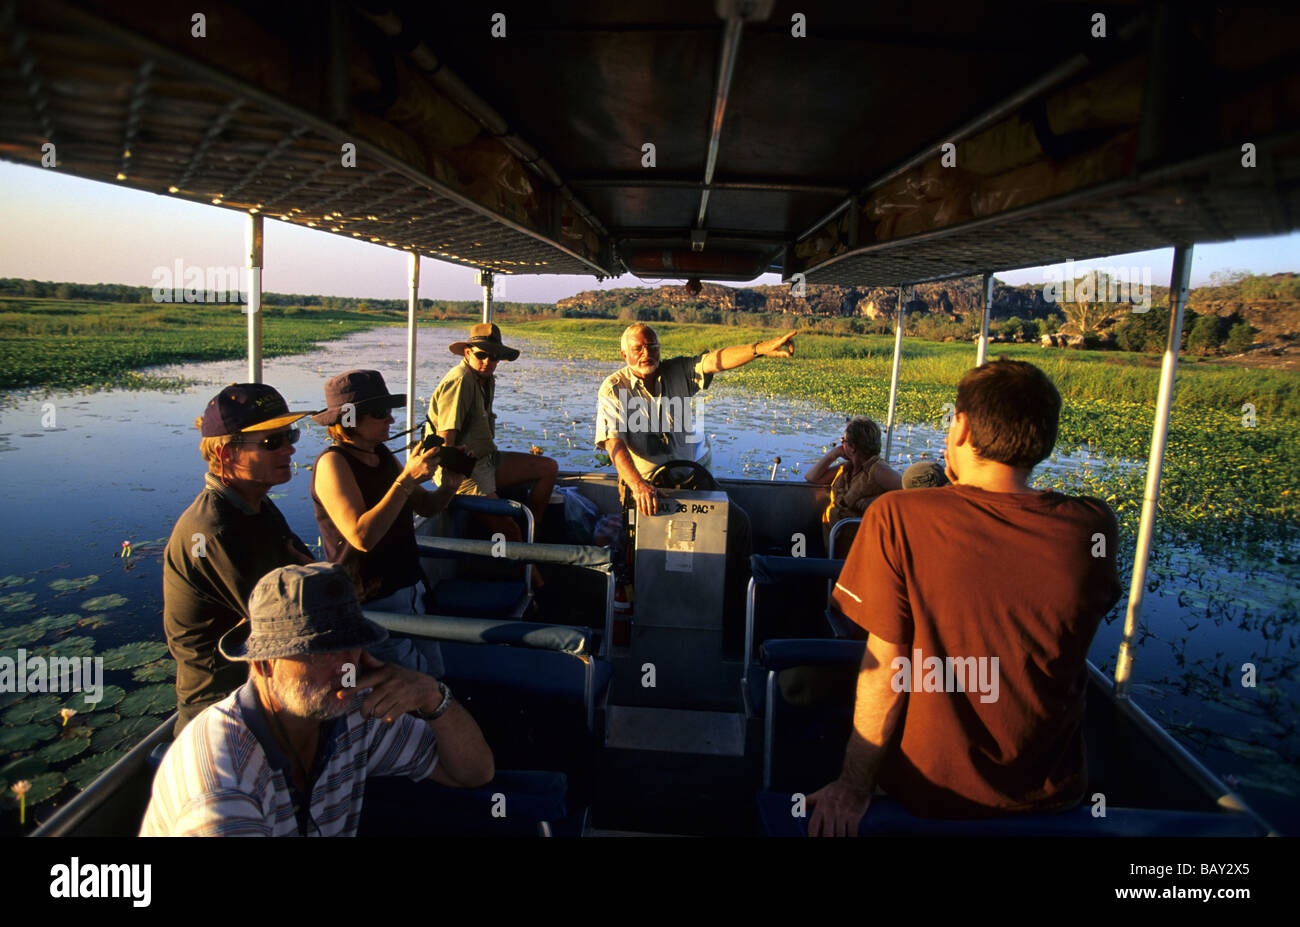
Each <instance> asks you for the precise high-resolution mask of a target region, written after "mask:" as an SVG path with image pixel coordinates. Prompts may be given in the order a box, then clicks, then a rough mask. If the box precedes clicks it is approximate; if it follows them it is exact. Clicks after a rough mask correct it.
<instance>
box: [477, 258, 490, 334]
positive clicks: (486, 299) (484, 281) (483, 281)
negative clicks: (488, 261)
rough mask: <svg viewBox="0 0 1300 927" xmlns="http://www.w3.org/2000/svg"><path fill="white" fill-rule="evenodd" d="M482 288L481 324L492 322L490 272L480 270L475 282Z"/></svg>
mask: <svg viewBox="0 0 1300 927" xmlns="http://www.w3.org/2000/svg"><path fill="white" fill-rule="evenodd" d="M476 282H477V283H478V285H479V286H481V287H483V324H485V325H486V324H487V323H488V322H491V321H492V271H490V270H480V271H479V272H478V278H477V280H476Z"/></svg>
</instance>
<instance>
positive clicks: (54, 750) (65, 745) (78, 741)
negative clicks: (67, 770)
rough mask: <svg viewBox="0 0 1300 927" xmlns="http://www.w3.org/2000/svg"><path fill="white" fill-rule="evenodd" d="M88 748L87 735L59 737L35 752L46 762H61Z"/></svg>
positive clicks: (88, 739)
mask: <svg viewBox="0 0 1300 927" xmlns="http://www.w3.org/2000/svg"><path fill="white" fill-rule="evenodd" d="M89 749H90V738H89V737H60V738H59V739H58V740H56V741H54V742H53V743H49V744H46V745H45V746H44V747H41V749H40V750H38V751H37V752H36V755H37V756H38V757H39V758H40V759H42V760H44V761H45V762H47V763H62V762H63V761H64V760H70V759H72V758H73V757H74V756H79V755H81V754H82V753H85V752H86V751H87V750H89Z"/></svg>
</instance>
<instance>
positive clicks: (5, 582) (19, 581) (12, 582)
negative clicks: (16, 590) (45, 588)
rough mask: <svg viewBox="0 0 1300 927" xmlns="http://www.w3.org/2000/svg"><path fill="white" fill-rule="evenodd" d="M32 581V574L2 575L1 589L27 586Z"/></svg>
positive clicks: (0, 577) (0, 579)
mask: <svg viewBox="0 0 1300 927" xmlns="http://www.w3.org/2000/svg"><path fill="white" fill-rule="evenodd" d="M31 581H32V578H31V577H30V576H14V575H12V574H10V575H9V576H0V589H8V588H10V587H12V586H26V585H27V584H28V583H30V582H31Z"/></svg>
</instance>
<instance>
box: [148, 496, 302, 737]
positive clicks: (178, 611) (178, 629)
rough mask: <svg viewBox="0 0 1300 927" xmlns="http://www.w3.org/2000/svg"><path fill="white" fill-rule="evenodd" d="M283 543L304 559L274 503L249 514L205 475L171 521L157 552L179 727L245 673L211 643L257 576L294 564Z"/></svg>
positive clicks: (238, 610)
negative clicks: (160, 556)
mask: <svg viewBox="0 0 1300 927" xmlns="http://www.w3.org/2000/svg"><path fill="white" fill-rule="evenodd" d="M290 544H292V545H293V546H294V548H296V549H297V550H299V551H301V552H302V553H304V554H307V555H309V556H310V554H311V551H309V550H308V549H307V546H306V545H305V544H303V542H302V541H300V540H299V539H298V537H297V536H296V535H295V534H294V533H293V532H292V531H291V530H289V524H288V522H286V521H285V520H284V516H283V515H281V514H280V510H279V509H277V508H276V507H275V503H273V502H272V501H271V500H270V499H263V500H262V505H261V508H260V510H258V511H256V512H254V511H253V510H252V508H251V507H250V506H249V505H248V503H247V502H246V501H245V500H244V498H243V497H242V496H240V495H239V493H237V492H235V491H234V490H233V489H230V488H229V487H227V486H224V485H223V484H222V483H221V481H220V480H218V479H217V478H216V477H215V476H213V475H212V474H211V473H209V474H207V476H206V478H205V480H204V486H203V491H202V492H200V493H199V494H198V497H197V498H195V500H194V501H193V502H192V503H191V504H190V507H189V508H187V509H186V510H185V511H184V512H183V513H182V514H181V517H180V518H179V519H177V521H176V527H175V528H173V529H172V534H171V537H170V538H169V539H168V541H167V550H166V552H165V553H164V555H163V627H164V628H165V629H166V632H167V646H168V648H169V649H170V650H171V654H172V656H173V657H175V658H176V704H177V710H178V711H179V712H180V715H181V717H180V721H179V722H178V723H177V728H176V729H177V731H178V732H179V730H180V729H181V728H182V727H184V726H185V725H186V724H188V723H189V721H190V720H191V719H192V718H193V717H194V716H195V715H197V714H198V713H199V712H200V711H202V710H203V709H204V708H206V707H207V706H208V705H210V704H212V703H213V702H217V701H220V700H221V699H222V698H224V697H225V696H227V695H228V694H230V693H231V692H233V691H234V690H235V689H238V688H239V687H240V686H241V685H243V683H244V680H245V679H247V678H248V667H247V666H246V665H245V664H244V663H232V662H230V661H229V660H227V659H226V658H225V657H223V656H222V655H221V654H220V653H219V652H218V651H217V640H218V639H219V638H220V637H221V635H222V634H225V633H226V632H227V631H229V630H230V629H231V628H233V627H234V626H235V625H237V624H239V623H240V622H241V621H243V620H244V619H245V618H246V617H247V615H248V597H249V595H251V594H252V592H253V587H254V586H255V585H257V581H258V580H259V579H261V578H262V577H263V576H265V575H266V574H267V573H269V572H271V570H274V569H275V568H277V567H282V566H288V565H289V564H292V563H297V562H298V561H297V560H295V559H294V557H293V555H292V554H290V552H289V545H290Z"/></svg>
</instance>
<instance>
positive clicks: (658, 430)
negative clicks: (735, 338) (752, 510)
mask: <svg viewBox="0 0 1300 927" xmlns="http://www.w3.org/2000/svg"><path fill="white" fill-rule="evenodd" d="M794 336H795V332H793V331H789V332H786V333H785V334H784V335H782V336H780V337H779V338H771V339H769V340H767V341H755V342H754V343H753V344H742V345H736V346H735V347H729V348H722V349H721V350H717V351H706V352H705V353H703V354H697V355H694V356H691V355H686V356H681V357H670V358H669V359H668V360H660V359H659V336H658V335H657V334H655V330H654V329H653V328H651V327H650V326H649V325H645V324H644V323H641V322H638V323H636V324H634V325H629V326H628V327H627V329H626V330H625V331H624V332H623V337H622V340H621V342H620V346H619V352H620V353H621V354H622V355H623V361H624V363H625V364H626V366H624V367H623V368H622V369H621V370H618V371H616V372H614V373H612V374H610V375H609V376H608V377H606V378H605V382H604V383H602V384H601V385H600V393H599V394H598V400H597V402H598V405H597V411H596V441H595V443H596V447H598V448H603V449H604V451H605V453H606V454H608V455H609V458H610V460H612V461H613V462H614V466H615V468H617V470H618V476H619V482H620V484H621V487H620V496H621V495H623V493H624V492H630V493H631V495H632V498H633V499H634V500H635V503H636V510H637V512H638V513H639V514H640V515H645V516H649V515H657V514H659V511H660V508H661V505H660V497H659V492H658V490H657V489H655V487H654V486H653V485H652V484H651V483H650V481H649V480H650V477H651V475H653V474H654V471H655V470H656V469H657V468H658V467H659V466H660V465H661V464H665V463H668V462H669V461H672V460H687V461H690V462H692V463H695V464H697V465H699V466H700V467H701V468H704V469H706V470H707V468H708V466H709V465H710V464H711V463H712V451H711V449H710V448H709V438H708V435H706V434H705V433H704V430H703V428H702V427H699V423H698V422H696V421H695V416H694V415H693V413H692V407H691V403H692V397H693V396H694V395H695V394H696V393H698V392H699V391H700V390H702V389H708V388H709V384H710V383H711V382H712V381H713V375H714V374H715V373H720V372H722V371H724V370H734V369H735V368H737V367H743V366H744V365H745V364H748V363H749V362H750V361H752V360H756V359H757V358H760V357H791V356H793V355H794ZM622 487H626V489H623V488H622ZM727 512H728V518H727V567H726V573H727V575H726V577H725V579H724V583H725V586H724V588H725V593H724V603H725V604H724V614H725V615H726V616H727V617H726V618H725V619H724V621H723V646H724V648H726V649H727V650H729V651H734V650H736V649H737V648H739V647H740V646H741V639H742V638H743V634H744V626H743V617H742V615H743V604H742V603H743V602H744V600H745V588H746V586H747V585H748V583H749V555H750V553H751V548H752V531H751V528H750V524H749V515H748V514H746V512H745V510H744V509H742V508H741V507H740V506H738V505H736V504H735V503H734V502H732V503H731V504H730V505H729V506H728V507H727Z"/></svg>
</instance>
